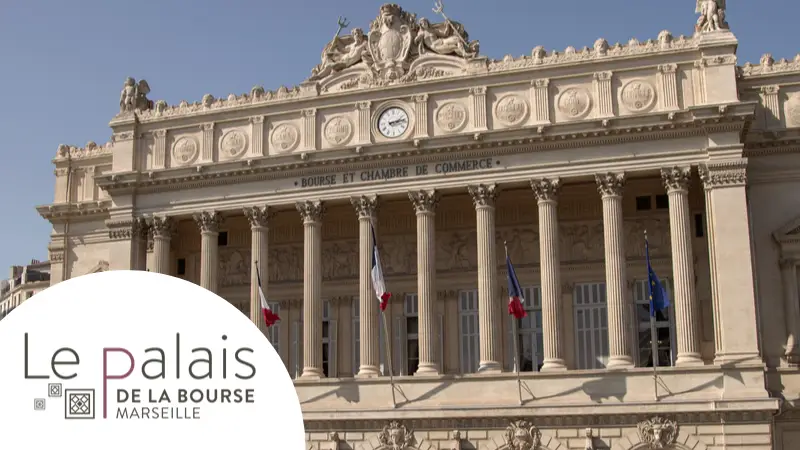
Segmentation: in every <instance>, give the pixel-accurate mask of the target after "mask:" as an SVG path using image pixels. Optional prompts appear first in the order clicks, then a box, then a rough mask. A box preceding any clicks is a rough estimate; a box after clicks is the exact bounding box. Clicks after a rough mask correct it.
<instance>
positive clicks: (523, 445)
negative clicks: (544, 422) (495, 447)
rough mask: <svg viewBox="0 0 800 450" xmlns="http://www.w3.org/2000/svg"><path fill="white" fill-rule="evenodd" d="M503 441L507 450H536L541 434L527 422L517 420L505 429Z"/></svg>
mask: <svg viewBox="0 0 800 450" xmlns="http://www.w3.org/2000/svg"><path fill="white" fill-rule="evenodd" d="M505 440H506V446H507V448H508V450H537V449H538V448H539V444H540V443H541V441H542V434H541V432H540V431H539V429H538V428H536V427H535V426H533V425H532V424H531V423H530V422H528V421H527V420H517V421H515V422H511V425H509V426H508V427H507V428H506V435H505Z"/></svg>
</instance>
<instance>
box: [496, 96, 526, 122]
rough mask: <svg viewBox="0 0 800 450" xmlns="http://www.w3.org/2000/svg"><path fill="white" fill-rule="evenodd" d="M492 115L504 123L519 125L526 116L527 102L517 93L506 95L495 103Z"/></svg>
mask: <svg viewBox="0 0 800 450" xmlns="http://www.w3.org/2000/svg"><path fill="white" fill-rule="evenodd" d="M494 116H495V117H496V118H497V120H499V121H500V122H502V123H504V124H506V125H510V126H513V125H519V124H520V123H522V121H524V120H525V118H526V117H527V116H528V102H526V101H525V99H523V98H522V97H520V96H519V95H513V94H512V95H507V96H505V97H503V98H501V99H500V100H498V101H497V103H495V105H494Z"/></svg>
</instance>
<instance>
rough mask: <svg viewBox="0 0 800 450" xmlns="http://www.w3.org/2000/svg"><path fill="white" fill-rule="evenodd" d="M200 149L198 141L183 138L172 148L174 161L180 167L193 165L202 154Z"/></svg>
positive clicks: (191, 138)
mask: <svg viewBox="0 0 800 450" xmlns="http://www.w3.org/2000/svg"><path fill="white" fill-rule="evenodd" d="M199 149H200V146H199V145H198V143H197V139H195V138H193V137H182V138H180V139H178V140H177V141H175V144H173V146H172V159H173V161H175V163H176V164H177V165H179V166H185V165H187V164H191V163H193V162H194V160H195V159H197V155H198V154H199V153H200V151H199Z"/></svg>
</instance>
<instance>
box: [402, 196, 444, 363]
mask: <svg viewBox="0 0 800 450" xmlns="http://www.w3.org/2000/svg"><path fill="white" fill-rule="evenodd" d="M408 198H409V199H410V200H411V203H412V204H413V205H414V211H416V213H417V302H418V303H417V304H418V306H419V368H418V369H417V373H415V374H414V375H437V374H438V373H439V367H440V365H439V363H440V362H441V361H442V359H441V358H442V355H438V354H437V351H436V348H437V347H438V342H437V340H436V336H437V334H436V329H437V327H438V324H437V321H436V296H437V295H436V206H437V204H438V203H439V195H438V193H437V192H436V191H435V190H430V191H415V192H409V193H408Z"/></svg>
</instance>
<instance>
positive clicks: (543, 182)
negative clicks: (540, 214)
mask: <svg viewBox="0 0 800 450" xmlns="http://www.w3.org/2000/svg"><path fill="white" fill-rule="evenodd" d="M531 189H533V193H534V194H535V195H536V199H537V200H539V201H540V202H554V201H556V200H557V199H558V193H559V192H560V191H561V180H560V179H558V178H555V179H552V180H549V179H547V178H542V179H540V180H531Z"/></svg>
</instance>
